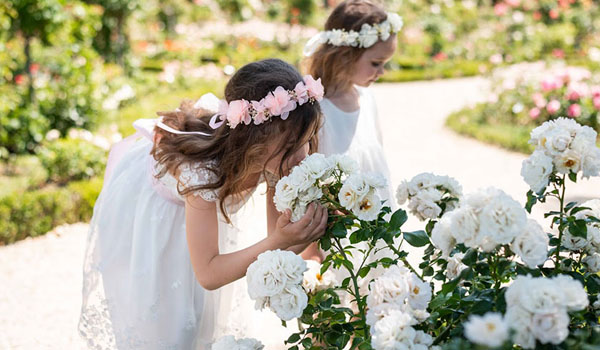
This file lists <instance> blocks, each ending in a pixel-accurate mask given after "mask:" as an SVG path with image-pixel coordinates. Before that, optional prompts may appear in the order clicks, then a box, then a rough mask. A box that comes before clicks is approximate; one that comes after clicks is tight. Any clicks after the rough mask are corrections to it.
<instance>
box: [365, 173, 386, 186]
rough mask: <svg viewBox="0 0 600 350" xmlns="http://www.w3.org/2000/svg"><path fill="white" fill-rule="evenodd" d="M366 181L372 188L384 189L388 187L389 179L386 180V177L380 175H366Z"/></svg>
mask: <svg viewBox="0 0 600 350" xmlns="http://www.w3.org/2000/svg"><path fill="white" fill-rule="evenodd" d="M364 179H365V182H366V183H367V184H368V185H369V186H371V187H372V188H383V187H386V186H387V179H386V178H385V176H383V175H381V174H379V173H375V172H370V173H366V174H364Z"/></svg>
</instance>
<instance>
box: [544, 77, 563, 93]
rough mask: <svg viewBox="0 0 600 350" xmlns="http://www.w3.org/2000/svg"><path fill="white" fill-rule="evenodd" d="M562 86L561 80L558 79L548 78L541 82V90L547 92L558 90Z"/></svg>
mask: <svg viewBox="0 0 600 350" xmlns="http://www.w3.org/2000/svg"><path fill="white" fill-rule="evenodd" d="M562 86H563V82H562V79H560V78H558V77H550V78H546V79H544V80H542V90H544V91H546V92H548V91H552V90H556V89H560V88H561V87H562Z"/></svg>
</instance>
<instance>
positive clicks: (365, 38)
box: [358, 23, 379, 49]
mask: <svg viewBox="0 0 600 350" xmlns="http://www.w3.org/2000/svg"><path fill="white" fill-rule="evenodd" d="M377 40H379V36H378V33H377V29H376V28H375V27H373V26H371V25H369V24H368V23H364V24H363V25H362V27H361V28H360V32H359V36H358V41H359V43H360V47H362V48H365V49H366V48H369V47H371V46H373V45H374V44H375V43H376V42H377Z"/></svg>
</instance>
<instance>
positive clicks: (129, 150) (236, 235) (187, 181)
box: [79, 120, 264, 350]
mask: <svg viewBox="0 0 600 350" xmlns="http://www.w3.org/2000/svg"><path fill="white" fill-rule="evenodd" d="M154 123H155V121H153V120H140V121H137V122H136V123H134V126H135V127H136V129H137V130H138V133H136V134H135V135H133V136H130V137H128V138H127V139H125V140H124V141H122V142H121V143H120V144H118V145H117V147H115V148H114V149H113V150H112V151H111V155H110V157H109V165H108V166H107V173H106V175H105V182H104V186H103V188H102V192H101V194H100V196H99V198H98V200H97V202H96V205H95V207H94V215H93V217H92V220H91V224H90V232H89V236H88V242H87V251H86V256H85V262H84V276H83V277H84V279H83V282H84V285H83V300H82V310H81V316H80V321H79V332H80V334H81V336H82V337H83V338H84V340H85V341H86V343H87V345H88V347H89V348H90V349H119V350H121V349H144V350H153V349H156V350H162V349H208V347H209V344H210V343H211V342H212V341H214V340H215V339H217V338H218V337H220V336H222V335H226V334H232V335H236V336H242V335H245V329H246V328H247V327H248V326H250V325H249V324H248V321H249V320H250V317H249V316H245V313H247V312H250V311H251V310H248V308H247V307H242V308H240V307H239V306H240V304H242V303H243V301H241V300H240V299H241V298H242V297H245V296H246V295H247V292H246V288H245V283H244V282H243V281H236V282H235V283H232V284H230V285H228V286H225V287H223V288H220V289H219V290H217V291H207V290H204V289H203V288H202V287H201V286H200V284H199V283H198V282H197V280H196V278H195V276H194V272H193V269H192V266H191V262H190V257H189V251H188V246H187V241H186V230H185V206H184V200H183V198H182V197H181V196H180V195H179V194H178V192H177V189H176V186H177V180H176V179H175V178H173V177H172V176H170V175H165V176H164V177H163V178H161V179H160V180H157V179H156V178H154V176H153V175H154V174H155V172H156V171H157V169H156V168H157V167H156V163H155V161H154V159H153V158H152V156H151V155H150V154H149V153H150V150H151V148H152V141H151V140H152V139H153V137H152V136H153V135H152V128H153V126H154ZM180 170H181V176H180V181H182V183H183V185H187V186H191V185H200V184H206V183H208V182H210V181H211V175H210V174H209V173H208V172H207V171H206V170H204V169H202V168H201V167H199V166H193V165H192V166H187V167H182V169H180ZM194 195H199V196H201V197H202V198H204V199H205V200H207V201H217V194H216V193H215V192H213V191H201V192H196V193H194ZM251 195H252V193H249V194H248V195H247V196H245V199H244V201H243V202H241V203H227V209H228V212H229V213H230V214H232V215H231V220H232V221H233V223H234V224H233V225H229V224H226V223H225V222H224V220H223V218H222V217H221V216H220V215H219V219H220V220H219V249H220V251H221V253H226V252H231V251H234V250H238V249H241V248H242V247H241V246H240V243H239V242H240V237H241V231H240V230H239V229H238V227H241V226H240V225H237V224H236V213H237V211H238V210H239V209H240V207H242V205H243V204H244V203H245V201H246V200H247V199H248V198H249V197H250V196H251ZM217 205H218V203H217ZM263 235H264V233H263ZM249 236H253V237H256V236H257V235H252V234H250V235H249ZM246 305H247V304H246ZM234 314H235V315H236V316H237V317H235V316H233V315H234ZM232 316H233V317H232Z"/></svg>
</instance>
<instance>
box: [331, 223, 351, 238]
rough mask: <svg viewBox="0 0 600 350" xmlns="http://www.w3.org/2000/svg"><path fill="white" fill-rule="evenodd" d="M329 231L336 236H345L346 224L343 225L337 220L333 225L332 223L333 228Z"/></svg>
mask: <svg viewBox="0 0 600 350" xmlns="http://www.w3.org/2000/svg"><path fill="white" fill-rule="evenodd" d="M331 233H332V234H333V236H334V237H337V238H346V233H347V230H346V226H344V224H343V223H342V222H337V223H336V224H335V225H333V228H332V229H331Z"/></svg>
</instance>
